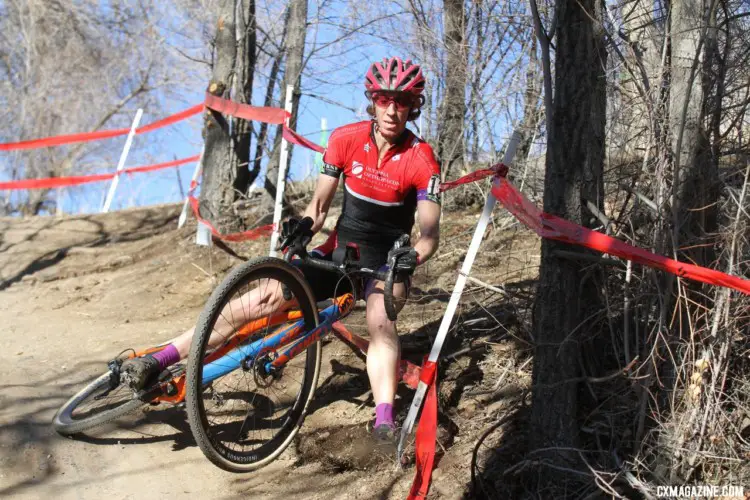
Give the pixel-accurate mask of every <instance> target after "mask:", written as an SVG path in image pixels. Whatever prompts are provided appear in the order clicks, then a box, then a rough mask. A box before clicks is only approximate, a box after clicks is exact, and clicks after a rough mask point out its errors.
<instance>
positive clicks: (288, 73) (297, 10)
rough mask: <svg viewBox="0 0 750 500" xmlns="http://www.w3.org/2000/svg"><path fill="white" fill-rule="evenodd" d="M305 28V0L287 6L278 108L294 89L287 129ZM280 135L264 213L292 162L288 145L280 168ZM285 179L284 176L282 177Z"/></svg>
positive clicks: (295, 106) (293, 123)
mask: <svg viewBox="0 0 750 500" xmlns="http://www.w3.org/2000/svg"><path fill="white" fill-rule="evenodd" d="M306 27H307V0H291V1H290V3H289V20H288V26H287V29H286V34H287V36H286V40H285V44H284V45H285V52H286V65H285V68H284V80H283V82H282V84H281V89H280V90H281V92H280V95H281V99H280V101H281V104H282V106H283V105H284V101H285V99H286V87H287V85H293V86H294V91H293V94H292V110H293V112H292V116H291V118H290V119H289V128H290V129H292V130H295V129H296V128H297V113H298V110H299V99H300V95H301V92H300V86H301V83H302V69H303V67H304V55H305V35H306ZM281 134H282V127H281V126H279V127H278V128H277V130H276V138H275V140H274V144H273V151H272V152H271V158H270V159H269V160H268V167H267V169H266V181H265V188H266V193H267V196H266V197H265V199H264V202H263V207H264V209H265V210H264V211H265V212H267V213H271V214H273V206H274V203H275V201H276V183H277V181H278V178H279V168H283V169H284V170H285V171H286V169H287V168H288V165H289V164H290V163H291V160H292V151H293V148H292V145H291V144H290V145H289V156H288V160H287V162H288V163H287V165H281V166H280V165H279V154H280V152H281ZM285 175H287V174H286V173H285Z"/></svg>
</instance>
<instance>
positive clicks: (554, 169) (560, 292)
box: [530, 0, 606, 486]
mask: <svg viewBox="0 0 750 500" xmlns="http://www.w3.org/2000/svg"><path fill="white" fill-rule="evenodd" d="M602 8H603V4H602V3H601V1H600V0H580V1H579V2H567V1H565V0H561V1H559V2H558V3H557V10H558V24H557V43H556V58H555V94H554V97H553V104H552V116H551V117H549V118H551V120H549V121H548V123H550V125H551V128H552V130H549V131H548V136H550V137H552V138H553V140H552V141H551V142H549V144H548V146H547V158H546V174H545V187H544V210H545V212H548V213H551V214H555V215H559V216H561V217H564V218H565V219H568V220H570V221H572V222H575V223H578V224H582V225H584V226H589V227H591V226H592V224H591V221H592V217H591V215H590V214H589V213H588V212H587V209H586V200H589V201H592V202H594V203H595V204H596V205H597V206H598V207H599V208H600V209H601V207H602V171H603V159H604V124H605V119H606V118H605V103H606V86H605V65H606V50H605V40H604V36H603V31H602V29H601V23H600V22H598V23H596V24H595V23H594V21H593V20H592V18H591V16H595V17H596V18H597V19H598V20H599V21H600V20H601V14H602ZM557 249H569V250H570V248H569V245H566V244H564V243H559V242H555V241H552V240H547V239H544V240H543V241H542V257H541V269H540V280H539V291H538V295H537V300H536V304H535V313H534V324H533V331H534V340H535V342H536V347H535V352H534V371H533V384H534V389H533V391H534V392H533V397H532V415H531V432H530V436H531V442H530V444H531V448H532V449H542V448H544V449H552V451H544V452H540V453H539V454H538V455H535V456H534V458H542V459H544V460H545V461H546V462H548V463H551V464H554V465H558V466H567V465H570V463H573V462H576V461H577V459H578V458H577V455H576V454H575V453H574V452H570V451H566V450H569V449H572V448H576V447H577V446H578V440H579V436H578V422H577V415H576V410H577V397H578V395H577V390H578V382H577V379H578V377H579V375H580V373H579V367H580V366H581V365H580V360H579V356H580V354H579V341H580V339H581V334H582V332H583V331H585V330H586V328H587V325H586V324H584V323H585V321H586V319H587V317H588V316H589V315H590V313H591V311H592V310H595V309H596V308H597V307H599V304H600V292H599V290H598V289H597V288H596V286H595V284H594V280H592V279H588V280H585V281H584V280H583V273H582V264H580V263H578V262H576V261H573V260H570V259H562V258H559V257H556V256H555V250H557ZM575 250H576V251H580V249H579V248H576V249H575ZM586 265H587V266H588V265H589V264H586ZM555 448H556V450H555ZM547 472H551V473H550V474H547ZM541 477H543V478H544V479H543V480H542V481H543V482H547V481H554V482H555V483H557V485H558V486H559V485H560V484H561V482H566V481H568V480H570V479H571V478H570V477H569V475H566V474H560V473H559V472H557V473H556V472H555V471H554V470H553V471H545V473H544V474H543V475H542V476H541Z"/></svg>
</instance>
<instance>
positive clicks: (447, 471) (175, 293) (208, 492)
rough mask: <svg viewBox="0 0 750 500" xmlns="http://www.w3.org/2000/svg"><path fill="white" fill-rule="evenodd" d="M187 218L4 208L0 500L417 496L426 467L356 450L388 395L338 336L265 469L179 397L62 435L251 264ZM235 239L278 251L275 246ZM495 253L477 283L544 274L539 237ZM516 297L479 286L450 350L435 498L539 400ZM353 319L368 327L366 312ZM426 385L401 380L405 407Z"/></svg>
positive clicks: (429, 288) (423, 306) (502, 241)
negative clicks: (231, 468)
mask: <svg viewBox="0 0 750 500" xmlns="http://www.w3.org/2000/svg"><path fill="white" fill-rule="evenodd" d="M178 213H179V207H177V206H173V205H170V206H160V207H153V208H149V209H139V210H130V211H123V212H118V213H113V214H107V215H94V216H87V217H63V218H51V217H50V218H29V219H7V218H6V219H0V327H1V330H0V331H2V349H0V497H4V496H12V497H14V498H50V497H53V498H105V497H109V498H151V497H157V496H158V497H163V498H174V497H177V496H180V497H187V498H198V497H202V498H234V497H240V496H242V497H246V496H247V495H253V496H254V498H305V499H308V498H320V499H323V498H325V499H327V500H328V499H334V498H342V499H343V498H347V499H348V498H362V499H369V498H405V497H406V493H407V491H408V488H409V486H410V485H411V482H412V479H413V476H414V469H413V467H411V466H409V467H407V468H406V469H404V470H397V469H396V467H395V465H394V464H393V463H387V462H384V461H380V462H377V463H374V462H372V461H371V460H370V458H371V457H364V458H363V457H359V456H358V455H357V450H356V449H354V448H356V447H352V446H347V444H348V443H349V444H350V443H352V442H354V441H356V437H357V436H358V435H359V434H361V433H362V432H365V431H364V429H365V426H366V424H367V422H368V421H369V420H370V419H371V417H372V412H373V404H372V399H371V395H370V393H369V389H368V384H367V378H366V374H365V372H364V364H363V362H362V361H361V360H360V359H359V358H357V357H356V356H355V355H354V354H353V353H352V352H351V351H350V350H349V349H348V348H347V347H346V346H344V345H343V344H342V343H340V342H338V341H333V342H329V343H327V345H326V347H325V348H324V358H323V370H324V371H323V373H322V375H321V379H320V382H319V386H318V387H319V390H318V391H317V393H316V396H315V400H314V403H313V410H312V412H311V414H310V415H309V416H308V418H307V420H306V421H305V425H304V426H303V428H302V430H301V432H300V435H299V437H298V439H297V440H296V442H295V443H294V444H293V445H292V446H290V448H289V450H288V451H287V452H285V453H284V455H283V456H282V457H281V458H280V459H279V460H277V461H276V462H275V463H273V464H272V465H270V466H268V467H266V468H264V469H262V470H261V471H258V472H255V473H250V474H241V475H240V474H232V473H228V472H224V471H221V470H219V469H218V468H216V467H214V466H213V465H212V464H211V463H210V462H208V460H206V459H205V458H204V457H203V455H202V453H201V451H200V450H199V448H198V447H197V446H196V445H195V443H194V441H193V438H192V435H191V434H190V429H189V427H188V424H187V419H186V416H185V414H184V410H183V409H182V408H181V407H170V406H165V405H163V406H148V407H146V408H144V409H143V410H141V411H138V412H136V413H134V414H132V415H130V416H128V417H125V418H123V419H121V420H119V421H118V422H117V423H116V424H113V425H109V426H107V427H105V428H100V429H98V430H96V431H95V432H90V433H87V434H86V435H85V436H80V437H76V439H70V438H63V437H61V436H58V435H57V434H56V433H55V432H54V430H53V429H52V427H51V425H50V422H51V419H52V417H53V415H54V413H55V411H56V410H57V408H58V407H59V406H60V405H61V404H62V403H63V402H64V401H65V400H66V399H67V398H68V397H69V396H70V395H72V394H73V393H74V392H75V391H76V390H77V389H78V388H80V387H81V386H82V385H83V384H84V383H86V382H87V381H89V380H90V379H92V378H93V377H94V376H96V375H98V374H100V373H101V372H103V371H104V370H105V366H106V361H107V360H109V359H111V358H112V357H114V356H115V355H116V354H117V353H118V352H120V351H122V350H123V349H127V348H130V347H134V348H142V347H145V346H148V345H153V344H156V343H159V342H162V341H165V340H168V339H170V338H172V337H174V336H175V335H177V334H178V333H179V332H181V331H182V330H184V329H185V328H187V327H189V326H191V325H192V324H193V322H194V321H195V319H196V318H197V316H198V314H199V313H200V310H201V308H202V307H203V303H204V301H205V299H206V298H207V296H208V294H209V293H210V291H211V290H212V288H213V287H214V286H215V285H216V284H217V283H218V280H220V279H221V278H222V276H223V275H224V273H225V272H226V271H227V270H228V269H229V268H230V267H231V266H232V265H235V264H237V263H238V261H237V260H236V259H234V258H232V257H229V256H228V255H227V254H225V253H223V252H222V251H220V250H218V249H216V248H213V249H207V248H204V247H197V246H196V245H195V244H194V243H193V241H194V234H195V233H194V229H195V227H194V225H188V226H187V227H185V228H183V229H181V230H178V229H177V215H178ZM475 220H476V219H475V215H474V213H471V214H468V215H466V214H451V215H449V216H446V218H445V222H444V225H443V241H444V243H443V246H442V248H441V253H440V254H439V256H438V257H437V258H435V259H434V261H433V262H431V263H430V264H429V265H428V266H425V269H423V270H421V271H420V273H421V274H420V275H419V276H418V277H417V278H416V292H415V296H414V299H413V300H412V301H411V302H410V304H409V305H408V306H407V309H406V310H405V312H404V314H403V315H402V319H401V320H400V330H401V331H403V332H407V333H406V334H405V335H404V336H403V337H402V339H403V345H404V352H405V355H406V356H410V357H411V358H412V359H414V360H415V361H418V360H420V359H421V356H422V355H423V354H424V353H426V352H427V350H428V349H429V346H430V344H431V336H432V335H434V333H435V331H436V330H437V325H438V323H439V320H440V317H441V316H442V311H443V310H444V308H445V304H446V303H447V300H448V297H449V293H450V289H451V288H452V284H453V281H454V280H455V276H456V275H455V271H456V270H457V269H458V267H459V266H460V263H461V260H462V258H463V251H464V250H462V249H465V248H466V247H467V244H468V241H469V239H470V237H471V232H472V230H473V224H474V222H475ZM234 248H235V249H237V251H238V253H240V254H241V255H262V254H265V253H266V252H267V242H266V240H262V241H258V242H255V243H245V244H243V245H240V246H234ZM482 252H483V253H482V256H481V258H480V259H479V260H478V261H477V264H476V266H475V270H474V272H473V275H474V276H476V277H478V278H479V279H481V280H483V281H485V282H488V283H493V284H499V283H504V284H509V286H510V285H512V286H514V287H515V288H514V289H516V290H522V289H523V286H524V284H527V283H528V281H529V280H530V278H533V275H534V273H535V266H536V263H537V261H538V241H537V240H536V239H535V238H533V237H530V236H529V235H528V234H525V233H519V232H516V231H494V232H492V233H491V234H490V235H489V237H488V240H487V242H486V243H485V244H484V245H483V250H482ZM513 284H515V285H513ZM501 298H502V297H499V296H498V294H497V293H496V292H493V291H491V290H487V289H485V288H483V287H481V286H479V285H474V284H472V285H471V286H469V289H468V293H467V294H466V297H465V301H466V303H465V305H464V307H462V309H461V311H460V314H459V321H458V323H457V326H456V327H455V330H456V332H455V333H457V334H456V335H454V336H453V337H452V341H451V342H450V345H448V346H446V348H445V351H444V352H445V353H446V354H449V353H451V352H455V351H458V350H461V349H464V350H467V349H469V350H468V351H467V352H465V353H464V354H463V355H461V356H456V357H455V358H452V359H449V360H448V361H447V362H446V363H445V364H444V365H442V366H441V369H442V370H443V371H442V372H441V374H440V376H441V381H442V382H441V385H440V395H441V405H440V414H441V418H440V420H441V421H440V433H439V434H440V446H439V451H440V454H441V460H440V462H439V464H438V469H437V471H436V472H435V475H434V482H433V487H432V490H431V495H430V496H431V497H435V498H461V497H462V496H464V495H465V494H466V492H467V491H468V488H469V487H470V483H471V480H470V472H469V464H470V461H471V452H472V449H473V445H474V442H475V440H476V437H477V436H478V435H479V434H480V433H481V431H482V430H483V429H484V428H486V427H488V426H489V425H490V424H491V423H492V422H494V421H495V420H496V419H497V418H498V416H499V415H500V414H501V412H502V411H503V410H504V409H507V408H510V407H513V406H514V405H516V404H518V401H519V400H520V399H519V398H522V397H524V396H523V394H524V390H523V388H524V387H525V386H527V385H528V372H527V371H526V370H524V366H523V361H524V356H527V354H524V352H525V351H524V344H523V342H522V340H521V339H522V337H523V336H524V326H523V323H524V318H522V317H518V310H517V309H515V308H514V307H512V306H511V305H510V303H509V301H507V300H500V299H501ZM347 324H348V325H349V326H350V328H352V329H353V330H354V331H357V332H358V333H364V332H362V322H361V318H359V319H358V317H357V315H356V314H355V315H353V316H352V317H351V318H350V321H349V322H347ZM503 373H504V374H505V375H503ZM509 373H510V376H508V374H509ZM500 377H503V378H502V379H501V378H500ZM498 380H499V381H500V382H502V384H498V383H497V382H498ZM412 394H413V393H412V392H411V391H410V390H408V389H407V388H406V387H401V389H400V391H399V396H400V399H399V401H398V402H397V404H398V406H399V408H398V409H399V415H400V417H401V418H403V416H404V413H405V411H406V408H405V407H406V406H407V405H408V403H409V402H410V401H411V396H412Z"/></svg>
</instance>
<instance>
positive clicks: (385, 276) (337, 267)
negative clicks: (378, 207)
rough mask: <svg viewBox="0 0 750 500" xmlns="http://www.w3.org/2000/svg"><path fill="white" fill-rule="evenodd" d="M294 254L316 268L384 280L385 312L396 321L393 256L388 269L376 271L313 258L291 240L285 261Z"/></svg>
mask: <svg viewBox="0 0 750 500" xmlns="http://www.w3.org/2000/svg"><path fill="white" fill-rule="evenodd" d="M405 238H406V240H405ZM408 238H409V235H404V236H402V237H401V238H399V239H398V240H397V241H396V243H395V244H394V248H400V247H401V246H403V245H404V244H405V241H406V242H408ZM282 250H283V249H282ZM295 256H297V257H299V258H300V259H301V260H302V262H304V263H305V264H308V265H310V266H312V267H317V268H318V269H323V270H326V271H333V272H337V273H340V274H347V273H349V272H356V273H357V274H360V275H362V274H364V275H365V276H369V277H370V278H375V279H377V280H380V281H382V282H384V287H383V303H384V305H385V313H386V315H387V316H388V319H389V320H391V321H396V318H397V317H398V313H397V312H396V307H395V305H394V304H393V283H394V281H395V277H396V270H395V268H396V266H395V258H393V259H391V261H389V262H388V269H387V270H386V271H376V270H374V269H368V268H365V267H359V266H357V265H356V264H353V263H351V262H344V263H343V264H336V263H335V262H332V261H330V260H323V259H318V258H315V257H313V256H311V255H310V254H308V253H307V249H306V248H305V245H302V244H301V243H300V242H292V244H291V245H289V246H288V247H287V249H286V252H285V253H284V260H285V261H287V262H291V261H292V259H293V258H294V257H295Z"/></svg>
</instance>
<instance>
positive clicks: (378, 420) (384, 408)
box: [375, 403, 395, 427]
mask: <svg viewBox="0 0 750 500" xmlns="http://www.w3.org/2000/svg"><path fill="white" fill-rule="evenodd" d="M383 424H385V425H387V426H389V427H395V425H394V424H393V405H391V404H388V403H380V404H379V405H378V406H376V407H375V427H377V426H379V425H383Z"/></svg>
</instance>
